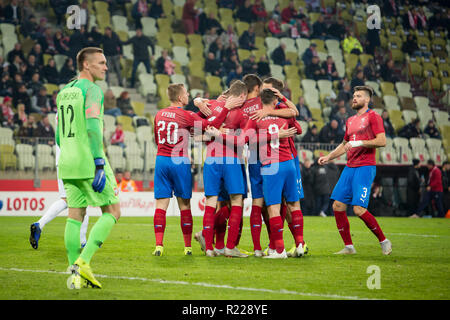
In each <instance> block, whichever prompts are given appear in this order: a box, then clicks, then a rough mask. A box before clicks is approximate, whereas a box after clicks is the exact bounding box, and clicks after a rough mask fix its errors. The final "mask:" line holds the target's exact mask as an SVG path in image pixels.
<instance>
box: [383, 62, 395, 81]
mask: <svg viewBox="0 0 450 320" xmlns="http://www.w3.org/2000/svg"><path fill="white" fill-rule="evenodd" d="M380 75H381V78H382V79H383V80H384V81H389V82H392V83H395V82H398V81H399V78H398V77H397V76H396V75H395V73H394V60H392V59H388V60H387V61H386V63H385V64H383V65H382V66H381V70H380Z"/></svg>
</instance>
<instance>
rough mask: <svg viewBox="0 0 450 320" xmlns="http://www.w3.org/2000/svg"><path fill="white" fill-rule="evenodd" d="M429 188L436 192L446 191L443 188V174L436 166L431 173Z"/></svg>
mask: <svg viewBox="0 0 450 320" xmlns="http://www.w3.org/2000/svg"><path fill="white" fill-rule="evenodd" d="M428 186H430V187H431V191H434V192H443V191H444V189H443V187H442V172H441V170H440V169H439V168H438V167H436V166H434V167H433V169H431V171H430V178H429V182H428Z"/></svg>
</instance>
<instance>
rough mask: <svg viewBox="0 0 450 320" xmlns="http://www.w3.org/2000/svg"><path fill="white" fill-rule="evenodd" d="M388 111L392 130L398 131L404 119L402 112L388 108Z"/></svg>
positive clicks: (403, 123)
mask: <svg viewBox="0 0 450 320" xmlns="http://www.w3.org/2000/svg"><path fill="white" fill-rule="evenodd" d="M388 113H389V118H390V119H391V123H392V126H393V127H394V130H395V131H398V130H400V129H401V128H403V126H404V125H405V121H404V120H403V118H402V112H401V111H400V110H388Z"/></svg>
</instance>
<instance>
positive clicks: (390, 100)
mask: <svg viewBox="0 0 450 320" xmlns="http://www.w3.org/2000/svg"><path fill="white" fill-rule="evenodd" d="M383 102H384V105H385V107H386V109H387V110H400V105H399V104H398V98H397V96H396V95H384V96H383Z"/></svg>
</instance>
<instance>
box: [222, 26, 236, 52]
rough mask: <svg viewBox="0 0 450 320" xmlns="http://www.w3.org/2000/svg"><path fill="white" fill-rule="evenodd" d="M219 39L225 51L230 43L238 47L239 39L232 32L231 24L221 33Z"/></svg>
mask: <svg viewBox="0 0 450 320" xmlns="http://www.w3.org/2000/svg"><path fill="white" fill-rule="evenodd" d="M220 38H221V40H222V43H223V45H224V47H225V49H228V48H229V47H230V45H231V43H234V44H235V45H236V47H237V46H238V45H239V37H238V36H237V35H236V33H235V32H234V29H233V26H232V25H231V24H229V25H228V26H227V30H225V31H224V32H222V34H221V35H220Z"/></svg>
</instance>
